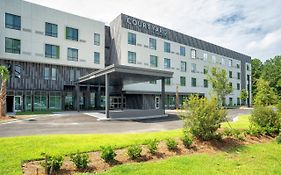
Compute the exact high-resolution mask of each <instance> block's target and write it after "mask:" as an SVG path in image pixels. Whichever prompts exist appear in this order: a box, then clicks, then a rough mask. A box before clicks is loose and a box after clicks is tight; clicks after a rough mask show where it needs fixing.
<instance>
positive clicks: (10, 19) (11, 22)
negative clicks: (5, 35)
mask: <svg viewBox="0 0 281 175" xmlns="http://www.w3.org/2000/svg"><path fill="white" fill-rule="evenodd" d="M5 27H6V28H9V29H16V30H21V17H20V16H17V15H13V14H10V13H5Z"/></svg>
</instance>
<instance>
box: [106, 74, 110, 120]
mask: <svg viewBox="0 0 281 175" xmlns="http://www.w3.org/2000/svg"><path fill="white" fill-rule="evenodd" d="M109 105H110V97H109V75H108V74H105V116H106V118H109V108H110V106H109Z"/></svg>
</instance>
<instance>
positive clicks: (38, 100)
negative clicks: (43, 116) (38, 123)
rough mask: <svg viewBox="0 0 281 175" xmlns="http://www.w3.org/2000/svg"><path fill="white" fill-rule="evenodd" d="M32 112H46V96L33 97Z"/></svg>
mask: <svg viewBox="0 0 281 175" xmlns="http://www.w3.org/2000/svg"><path fill="white" fill-rule="evenodd" d="M34 110H35V111H45V110H47V96H46V95H35V96H34Z"/></svg>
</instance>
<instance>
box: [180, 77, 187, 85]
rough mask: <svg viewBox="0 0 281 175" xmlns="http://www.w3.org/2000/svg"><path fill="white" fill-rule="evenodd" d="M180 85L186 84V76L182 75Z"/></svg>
mask: <svg viewBox="0 0 281 175" xmlns="http://www.w3.org/2000/svg"><path fill="white" fill-rule="evenodd" d="M180 85H181V86H185V85H186V78H185V77H180Z"/></svg>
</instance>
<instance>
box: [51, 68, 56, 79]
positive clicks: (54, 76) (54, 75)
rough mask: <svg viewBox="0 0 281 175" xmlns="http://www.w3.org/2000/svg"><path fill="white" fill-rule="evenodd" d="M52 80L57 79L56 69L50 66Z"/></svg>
mask: <svg viewBox="0 0 281 175" xmlns="http://www.w3.org/2000/svg"><path fill="white" fill-rule="evenodd" d="M52 80H57V69H56V68H54V67H53V68H52Z"/></svg>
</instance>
